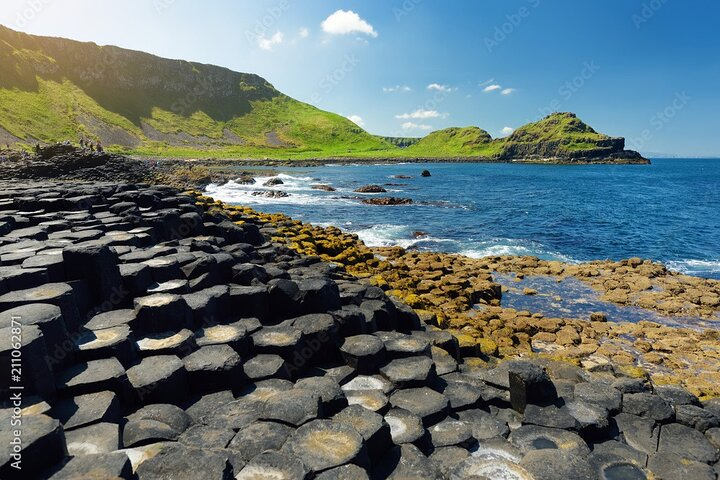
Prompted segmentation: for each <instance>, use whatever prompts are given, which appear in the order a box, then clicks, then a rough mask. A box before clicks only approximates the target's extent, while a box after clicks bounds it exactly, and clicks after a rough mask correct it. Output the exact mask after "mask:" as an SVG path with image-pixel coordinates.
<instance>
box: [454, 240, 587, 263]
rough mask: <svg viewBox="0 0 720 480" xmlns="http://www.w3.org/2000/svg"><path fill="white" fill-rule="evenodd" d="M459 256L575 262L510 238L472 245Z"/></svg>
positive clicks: (536, 244) (533, 244)
mask: <svg viewBox="0 0 720 480" xmlns="http://www.w3.org/2000/svg"><path fill="white" fill-rule="evenodd" d="M460 254H461V255H465V256H466V257H470V258H483V257H502V256H508V255H511V256H534V257H538V258H541V259H545V260H559V261H562V262H565V263H576V261H575V260H574V259H573V258H571V257H568V256H567V255H563V254H561V253H559V252H553V251H550V250H548V249H547V248H545V247H544V246H543V245H542V244H540V243H537V242H531V241H527V240H517V239H512V238H493V239H491V240H487V241H483V242H480V243H478V244H474V245H472V246H469V247H467V248H464V249H462V250H461V251H460Z"/></svg>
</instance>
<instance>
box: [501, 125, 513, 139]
mask: <svg viewBox="0 0 720 480" xmlns="http://www.w3.org/2000/svg"><path fill="white" fill-rule="evenodd" d="M514 131H515V129H514V128H512V127H505V128H503V129H502V130H501V132H502V134H503V136H504V137H507V136H508V135H510V134H512V133H513V132H514Z"/></svg>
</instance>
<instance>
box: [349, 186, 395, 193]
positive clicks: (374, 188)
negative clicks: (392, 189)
mask: <svg viewBox="0 0 720 480" xmlns="http://www.w3.org/2000/svg"><path fill="white" fill-rule="evenodd" d="M385 192H387V190H385V189H384V188H383V187H381V186H380V185H365V186H364V187H360V188H357V189H355V193H385Z"/></svg>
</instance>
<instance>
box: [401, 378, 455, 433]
mask: <svg viewBox="0 0 720 480" xmlns="http://www.w3.org/2000/svg"><path fill="white" fill-rule="evenodd" d="M390 403H391V404H392V406H393V407H395V408H402V409H404V410H407V411H409V412H411V413H414V414H415V415H418V416H419V417H420V418H422V421H423V424H424V425H425V426H426V427H427V426H431V425H434V424H436V423H438V422H439V421H441V420H443V419H444V418H445V417H446V416H447V414H448V410H449V403H448V399H447V398H446V397H445V396H444V395H442V394H440V393H438V392H436V391H434V390H430V389H429V388H427V387H422V388H409V389H406V390H398V391H397V392H395V393H393V394H392V396H391V397H390Z"/></svg>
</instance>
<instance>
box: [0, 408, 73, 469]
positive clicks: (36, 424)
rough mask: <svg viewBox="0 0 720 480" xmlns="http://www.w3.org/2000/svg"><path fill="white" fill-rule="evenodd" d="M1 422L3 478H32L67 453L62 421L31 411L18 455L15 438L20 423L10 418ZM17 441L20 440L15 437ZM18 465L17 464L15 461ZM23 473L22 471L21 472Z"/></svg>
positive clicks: (0, 438)
mask: <svg viewBox="0 0 720 480" xmlns="http://www.w3.org/2000/svg"><path fill="white" fill-rule="evenodd" d="M5 420H8V419H4V421H3V422H2V426H0V441H1V442H2V445H3V446H2V449H0V476H2V478H30V477H31V476H33V475H38V474H40V472H42V471H44V470H47V469H48V468H50V467H51V466H53V465H54V464H56V463H58V462H60V461H62V460H63V458H65V457H67V455H68V452H67V448H66V446H65V434H64V432H63V428H62V425H61V424H60V422H58V421H57V420H54V419H52V418H50V417H48V416H46V415H27V416H23V418H22V437H20V438H21V440H19V441H20V442H22V443H21V444H22V454H21V455H17V456H16V457H14V456H13V455H14V454H15V451H14V449H13V443H12V442H13V440H14V439H15V438H18V437H17V436H16V435H14V432H13V431H14V430H16V427H17V426H11V424H10V421H9V420H8V421H5ZM15 442H16V443H17V442H18V440H16V441H15ZM18 461H19V462H20V463H15V465H16V467H17V466H18V465H19V466H20V469H18V468H16V467H13V463H14V462H18ZM19 474H20V475H19Z"/></svg>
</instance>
